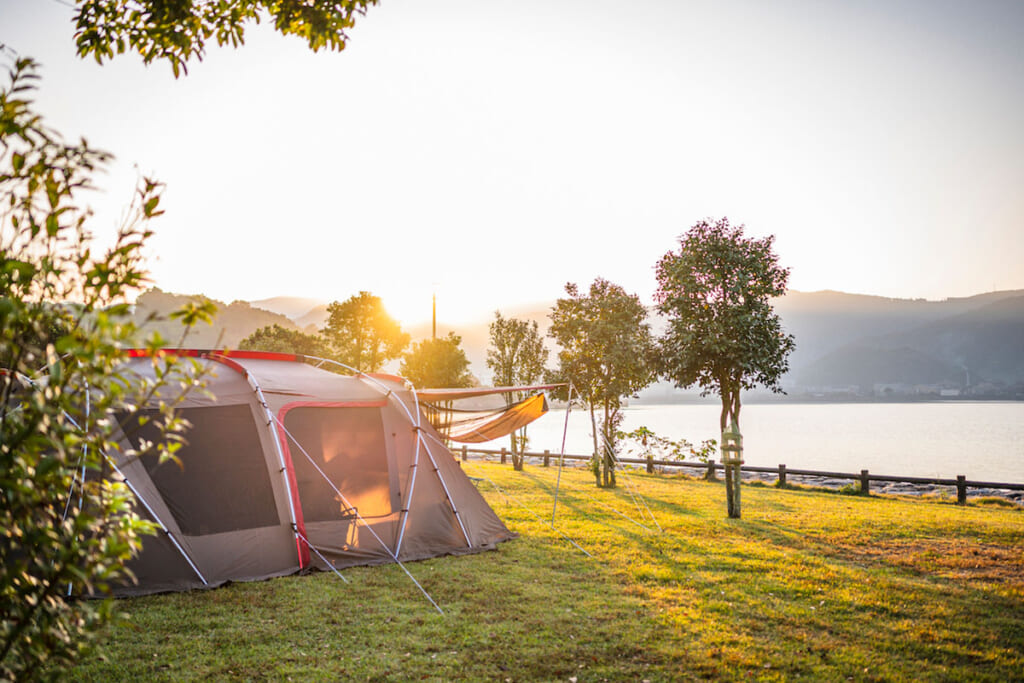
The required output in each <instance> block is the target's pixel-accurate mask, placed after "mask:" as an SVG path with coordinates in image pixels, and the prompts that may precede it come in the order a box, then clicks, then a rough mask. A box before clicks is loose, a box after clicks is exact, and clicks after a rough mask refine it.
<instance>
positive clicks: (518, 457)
mask: <svg viewBox="0 0 1024 683" xmlns="http://www.w3.org/2000/svg"><path fill="white" fill-rule="evenodd" d="M509 441H510V445H511V450H512V469H513V470H515V471H516V472H522V471H523V456H522V454H520V453H519V448H518V446H517V444H516V433H515V431H513V432H512V433H511V434H509Z"/></svg>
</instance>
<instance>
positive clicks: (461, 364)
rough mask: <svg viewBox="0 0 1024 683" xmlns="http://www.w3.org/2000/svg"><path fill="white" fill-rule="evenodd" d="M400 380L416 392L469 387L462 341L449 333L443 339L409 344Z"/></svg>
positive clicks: (470, 374) (466, 361) (467, 362)
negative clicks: (407, 383)
mask: <svg viewBox="0 0 1024 683" xmlns="http://www.w3.org/2000/svg"><path fill="white" fill-rule="evenodd" d="M399 372H400V373H401V375H402V377H404V378H406V379H407V380H409V381H410V382H412V383H413V386H415V387H418V388H421V389H422V388H427V387H429V388H431V389H448V388H460V387H471V386H473V384H474V378H473V374H472V373H471V372H470V371H469V359H467V358H466V352H465V351H463V350H462V337H460V336H459V335H457V334H455V333H454V332H449V333H448V336H447V337H440V338H437V339H424V340H423V341H421V342H417V343H416V344H413V347H412V349H410V350H409V352H408V353H406V354H405V357H404V358H402V365H401V369H400V370H399Z"/></svg>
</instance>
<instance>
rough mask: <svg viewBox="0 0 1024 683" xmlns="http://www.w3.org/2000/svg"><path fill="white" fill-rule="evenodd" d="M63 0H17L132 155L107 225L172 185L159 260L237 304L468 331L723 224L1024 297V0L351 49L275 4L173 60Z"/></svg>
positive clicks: (402, 27)
mask: <svg viewBox="0 0 1024 683" xmlns="http://www.w3.org/2000/svg"><path fill="white" fill-rule="evenodd" d="M72 15H73V10H72V9H71V8H70V7H69V6H68V3H67V2H66V1H64V0H0V42H2V43H4V44H6V45H8V46H9V47H11V48H13V49H14V50H16V51H17V52H18V53H19V54H21V55H23V56H31V57H34V58H35V59H37V60H38V61H39V62H40V63H41V64H42V70H41V75H42V82H41V88H40V90H39V92H38V93H37V97H36V102H37V106H38V110H39V111H40V113H41V114H43V116H44V117H45V120H46V121H47V122H48V123H49V125H50V126H52V127H53V128H55V129H56V130H58V131H60V132H61V133H62V134H63V135H64V136H65V137H66V138H68V139H77V138H78V137H79V136H84V137H86V138H87V139H88V141H89V142H90V143H91V144H92V145H94V146H96V147H98V148H101V149H104V150H107V151H110V152H112V153H113V154H114V155H115V157H116V161H115V162H114V163H113V164H112V165H111V166H110V167H109V168H108V169H107V171H106V173H105V174H104V175H103V176H102V177H100V178H99V179H98V180H99V184H100V186H101V190H100V191H97V192H95V193H92V194H91V195H90V196H89V197H88V198H87V201H88V203H89V204H90V205H91V206H92V207H93V209H94V211H95V215H94V217H93V222H92V226H93V230H94V232H95V233H96V235H97V239H99V240H100V241H102V240H103V239H104V238H107V239H109V236H110V235H111V234H113V232H114V229H115V227H116V225H117V224H118V221H119V220H121V216H122V214H123V210H124V207H125V206H127V204H128V203H129V201H130V199H131V195H132V192H133V188H134V186H135V184H136V182H137V180H138V178H139V177H140V176H142V175H145V176H153V177H155V178H158V179H159V180H161V181H163V182H164V183H166V190H165V194H164V200H163V203H162V206H163V208H164V209H165V210H166V214H165V215H164V216H162V217H160V218H159V219H158V220H157V221H155V222H154V224H153V228H154V229H155V230H156V235H155V237H154V238H153V240H152V241H151V244H150V262H149V266H150V270H151V273H152V277H153V281H154V283H155V284H156V285H157V286H159V287H161V288H162V289H164V290H167V291H172V292H179V293H190V294H191V293H203V294H206V295H208V296H211V297H214V298H216V299H220V300H223V301H227V302H230V301H233V300H235V299H245V300H255V299H262V298H267V297H272V296H285V295H287V296H303V297H311V298H317V299H321V300H325V301H333V300H343V299H346V298H348V297H349V296H352V295H353V294H355V293H357V292H359V291H361V290H367V291H371V292H373V293H374V294H377V295H378V296H380V297H381V298H382V299H383V301H384V304H385V306H386V307H387V308H388V309H389V310H390V311H391V312H392V314H393V315H395V316H396V317H397V318H398V319H399V320H400V321H402V322H404V323H406V324H412V323H415V322H418V321H421V320H424V319H429V316H430V310H431V308H430V307H431V296H432V294H434V293H435V292H436V294H437V297H438V319H439V321H444V322H448V323H458V322H461V321H467V322H468V321H470V320H473V319H480V318H486V317H489V316H490V315H492V313H493V311H495V310H501V311H502V312H503V313H505V314H506V315H508V314H510V313H514V312H515V310H517V309H520V308H523V307H529V306H530V305H531V304H533V303H535V302H550V301H552V300H554V299H555V298H557V297H558V296H560V295H562V294H563V293H564V285H565V283H567V282H577V283H579V284H581V286H586V285H588V284H589V283H590V282H591V281H593V280H594V279H595V278H597V277H603V278H605V279H608V280H611V281H613V282H616V283H618V284H620V285H622V286H623V287H625V288H626V290H627V291H630V292H632V293H636V294H638V295H639V296H640V297H641V299H642V300H644V302H645V303H650V302H651V300H652V295H653V292H654V290H655V288H656V282H655V277H654V265H655V263H656V262H657V260H658V259H659V258H660V257H661V256H662V255H663V254H665V253H666V252H667V251H669V250H671V249H673V248H674V247H675V246H676V245H677V243H678V238H679V236H680V235H681V234H683V233H684V232H685V231H686V230H687V229H688V228H689V227H690V226H692V225H693V224H694V223H696V222H697V221H699V220H701V219H703V218H707V217H715V218H717V217H721V216H728V218H729V219H730V220H731V221H732V222H733V223H734V224H735V223H741V224H744V225H745V226H746V231H747V234H749V235H751V236H757V237H760V236H764V235H769V234H771V235H775V237H776V251H777V253H778V255H779V258H780V261H781V263H782V264H783V265H784V266H787V267H789V268H790V269H791V276H790V287H791V288H792V289H796V290H801V291H817V290H823V289H832V290H839V291H846V292H855V293H862V294H874V295H880V296H887V297H903V298H928V299H944V298H947V297H954V296H969V295H972V294H978V293H981V292H986V291H991V290H995V289H999V290H1005V289H1024V40H1021V38H1020V36H1022V35H1024V2H1019V0H970V1H969V0H860V1H858V2H848V1H844V0H817V1H811V0H806V1H786V0H779V1H776V2H763V1H760V0H750V1H741V0H712V1H708V2H699V1H689V0H632V1H631V2H629V3H622V2H606V1H604V0H519V1H518V2H514V3H513V2H496V1H492V0H435V1H432V2H424V1H423V0H382V2H381V4H380V5H379V6H377V7H372V8H370V9H369V11H368V13H367V15H366V16H365V17H362V18H360V19H359V20H358V21H357V24H356V26H355V28H354V29H353V30H352V31H351V33H350V38H351V40H350V42H349V45H348V47H347V48H346V49H345V50H344V51H343V52H340V53H331V52H324V51H321V52H319V53H313V52H311V51H309V50H308V48H306V46H305V44H304V43H303V42H302V41H300V40H299V39H296V38H291V37H282V36H280V35H278V34H275V33H274V32H273V31H272V30H271V29H270V28H269V27H268V26H267V25H266V24H265V23H264V24H263V25H261V26H259V27H254V28H250V29H249V31H248V32H247V34H246V44H245V46H243V47H242V48H239V49H237V50H235V49H230V48H217V47H215V46H209V47H208V51H207V55H206V58H205V59H204V61H202V62H197V63H193V64H192V65H191V66H190V69H189V74H188V76H185V77H182V78H179V79H177V80H176V79H175V78H174V77H173V74H172V72H171V69H170V66H169V65H168V64H163V63H156V64H152V65H150V66H149V67H146V66H144V65H143V64H142V62H141V59H140V58H138V57H136V56H135V55H132V54H126V55H122V56H119V57H117V58H115V59H114V60H113V61H111V62H108V63H105V64H103V65H97V64H96V63H95V61H92V60H88V61H83V60H81V59H79V58H77V57H76V56H75V51H74V42H73V33H74V27H73V25H72V23H71V17H72Z"/></svg>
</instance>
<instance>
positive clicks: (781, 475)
mask: <svg viewBox="0 0 1024 683" xmlns="http://www.w3.org/2000/svg"><path fill="white" fill-rule="evenodd" d="M785 485H786V466H785V465H781V464H780V465H779V486H780V487H782V486H785Z"/></svg>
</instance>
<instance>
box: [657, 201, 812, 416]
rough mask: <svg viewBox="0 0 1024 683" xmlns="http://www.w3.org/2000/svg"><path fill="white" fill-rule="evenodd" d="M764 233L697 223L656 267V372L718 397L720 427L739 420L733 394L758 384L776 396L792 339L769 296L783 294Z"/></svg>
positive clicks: (782, 275) (784, 275)
mask: <svg viewBox="0 0 1024 683" xmlns="http://www.w3.org/2000/svg"><path fill="white" fill-rule="evenodd" d="M774 242H775V238H774V237H773V236H771V235H769V236H768V237H765V238H763V239H754V238H749V237H745V236H744V235H743V226H742V225H736V226H733V225H730V224H729V219H728V218H722V219H720V220H717V221H711V220H703V221H700V222H699V223H697V224H696V225H694V226H693V227H692V228H690V230H689V231H688V232H687V233H686V234H684V235H683V236H681V237H680V238H679V248H678V249H677V250H674V251H670V252H668V253H667V254H665V255H664V256H663V257H662V258H661V260H660V261H658V265H657V278H658V290H657V292H656V293H655V301H656V302H657V306H658V310H659V311H660V312H661V313H662V314H663V315H665V316H667V318H668V330H667V331H666V333H665V335H664V336H663V337H662V339H661V341H660V349H661V353H660V370H661V373H662V374H663V375H664V376H665V377H667V378H668V379H671V380H673V381H674V382H675V384H676V386H677V387H689V386H693V385H694V384H696V385H698V386H700V387H701V389H702V390H703V391H702V395H705V396H706V395H708V394H709V393H711V392H717V393H718V395H719V397H720V398H721V400H722V411H721V415H720V418H719V427H720V428H721V430H722V431H725V429H726V428H727V427H728V426H729V424H730V423H731V422H734V423H735V424H736V425H737V426H739V421H740V407H741V406H740V392H741V391H742V390H744V389H752V388H754V387H755V386H758V385H761V386H764V387H767V388H768V389H770V390H772V391H774V392H776V393H781V392H782V387H781V386H780V384H779V380H780V379H781V378H782V376H783V375H784V374H785V373H786V371H787V370H788V369H789V361H788V356H789V354H790V353H791V352H792V351H793V349H794V348H795V341H794V339H793V336H792V335H790V334H786V332H785V331H784V330H783V329H782V321H781V320H780V318H779V316H778V314H776V313H775V311H774V309H773V308H772V304H771V299H772V298H774V297H778V296H782V295H783V294H785V293H786V283H787V282H788V280H789V269H788V268H783V267H781V266H780V265H779V262H778V257H777V256H776V255H775V253H774V251H773V250H772V247H773V244H774Z"/></svg>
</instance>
